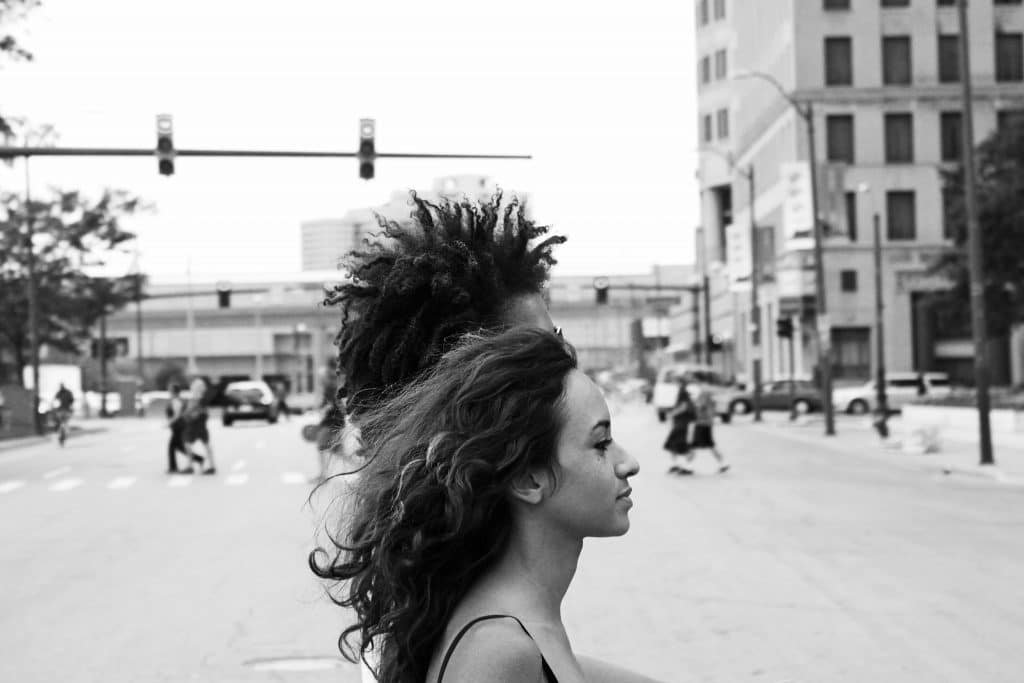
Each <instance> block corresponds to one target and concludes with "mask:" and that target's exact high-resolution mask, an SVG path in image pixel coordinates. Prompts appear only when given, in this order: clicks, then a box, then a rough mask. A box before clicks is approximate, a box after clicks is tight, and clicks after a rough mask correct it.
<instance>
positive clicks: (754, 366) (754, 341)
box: [742, 164, 761, 422]
mask: <svg viewBox="0 0 1024 683" xmlns="http://www.w3.org/2000/svg"><path fill="white" fill-rule="evenodd" d="M742 175H743V176H744V177H745V178H746V179H747V185H748V187H749V188H750V361H751V372H752V374H753V376H754V397H753V398H754V422H760V421H761V302H760V301H759V300H758V296H757V285H758V282H757V281H758V280H759V279H760V275H761V273H760V268H759V267H758V258H759V254H758V248H757V218H756V216H755V215H754V202H756V201H757V193H756V191H755V189H754V164H750V166H748V167H747V170H746V171H745V172H743V173H742Z"/></svg>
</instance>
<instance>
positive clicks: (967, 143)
mask: <svg viewBox="0 0 1024 683" xmlns="http://www.w3.org/2000/svg"><path fill="white" fill-rule="evenodd" d="M957 9H958V10H959V15H960V82H961V84H962V94H963V122H964V125H963V148H964V208H965V210H966V213H967V258H968V262H969V266H970V267H969V271H970V281H971V288H970V291H971V336H972V337H973V338H974V383H975V385H976V387H977V393H978V430H979V440H978V445H979V447H980V449H981V453H980V459H981V460H980V463H979V464H981V465H994V464H995V458H994V456H993V454H992V430H991V425H990V424H989V396H988V379H989V378H988V348H987V347H988V343H987V341H988V340H987V336H988V329H987V327H988V325H987V321H986V319H985V279H984V276H983V269H984V262H983V259H982V254H981V227H980V226H979V225H978V204H977V199H976V197H975V190H976V182H977V181H976V178H975V168H974V98H973V96H972V93H971V58H970V54H971V50H970V41H969V40H968V37H967V0H957Z"/></svg>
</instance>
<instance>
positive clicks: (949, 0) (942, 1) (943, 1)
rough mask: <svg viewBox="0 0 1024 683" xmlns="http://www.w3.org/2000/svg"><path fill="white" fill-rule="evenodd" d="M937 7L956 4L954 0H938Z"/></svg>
mask: <svg viewBox="0 0 1024 683" xmlns="http://www.w3.org/2000/svg"><path fill="white" fill-rule="evenodd" d="M938 5H939V7H953V6H955V5H956V0H938Z"/></svg>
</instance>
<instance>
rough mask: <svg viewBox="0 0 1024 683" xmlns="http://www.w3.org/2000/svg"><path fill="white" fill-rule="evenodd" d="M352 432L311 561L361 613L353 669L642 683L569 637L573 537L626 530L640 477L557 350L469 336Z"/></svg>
mask: <svg viewBox="0 0 1024 683" xmlns="http://www.w3.org/2000/svg"><path fill="white" fill-rule="evenodd" d="M361 428H362V439H363V446H364V451H365V456H366V458H367V460H366V466H365V468H364V469H363V471H362V472H361V474H360V476H359V477H358V478H357V479H356V480H355V481H354V482H352V483H351V489H350V491H349V492H348V493H347V494H346V495H345V497H344V498H343V499H342V500H341V501H340V505H342V506H343V507H344V508H345V515H344V516H343V517H342V519H343V520H344V526H343V528H341V529H339V530H336V532H335V533H334V535H333V536H332V539H333V540H334V545H335V548H334V551H333V552H332V553H328V552H327V551H326V550H324V549H317V550H316V551H314V552H313V553H312V554H311V555H310V558H309V559H310V566H311V567H312V568H313V571H314V572H316V573H317V575H318V576H320V577H321V578H324V579H330V580H335V581H338V582H339V586H338V587H339V588H340V591H341V592H340V594H338V595H335V596H332V597H333V599H334V600H335V602H336V603H337V604H339V605H341V606H344V607H349V608H352V609H353V610H354V612H355V614H356V620H355V623H354V624H352V625H351V626H349V627H348V628H346V629H345V630H344V631H343V633H342V636H341V638H340V645H341V648H342V652H343V654H345V656H346V657H347V658H348V659H350V660H352V661H355V660H356V659H357V658H365V657H366V655H367V653H368V652H373V655H374V656H373V657H372V658H373V659H375V660H376V661H377V662H378V665H377V667H376V669H377V670H376V671H375V674H376V677H377V679H378V680H379V681H383V682H386V683H398V682H403V683H404V682H407V681H408V682H410V683H411V682H415V683H422V682H424V681H429V682H430V683H442V682H444V683H454V682H459V681H473V682H480V681H530V682H545V681H561V682H562V683H571V682H578V681H626V682H630V681H635V682H640V681H649V680H650V679H647V678H644V677H642V676H638V675H637V674H633V673H630V672H628V671H625V670H622V669H618V668H616V667H613V666H610V665H607V664H604V663H601V662H597V661H595V660H590V659H586V658H582V657H577V656H576V655H575V653H574V652H573V651H572V648H571V646H570V644H569V637H568V634H567V633H566V631H565V627H564V626H563V624H562V620H561V603H562V599H563V597H564V596H565V593H566V591H567V590H568V588H569V585H570V583H571V581H572V577H573V575H574V573H575V571H576V566H577V562H578V560H579V556H580V551H581V550H582V548H583V539H584V538H587V537H592V536H619V535H622V534H624V533H626V531H627V530H628V529H629V509H630V508H631V507H632V504H633V503H632V500H631V499H630V493H631V488H630V485H629V479H630V477H632V476H633V475H635V474H636V473H637V471H638V469H639V468H638V465H637V462H636V460H634V459H633V458H632V457H631V456H630V455H629V454H627V453H626V452H625V451H624V450H623V449H622V448H621V447H619V446H618V445H617V444H616V443H615V442H614V441H613V440H612V428H611V419H610V416H609V412H608V407H607V405H606V404H605V401H604V398H603V397H602V394H601V391H600V390H599V389H598V387H597V386H596V385H595V384H594V383H593V382H592V381H591V380H590V379H589V378H588V377H587V376H586V375H585V374H583V373H582V372H581V371H580V370H578V369H577V367H576V358H575V354H574V352H573V351H572V349H571V347H569V346H568V345H567V344H566V343H565V342H564V341H563V340H562V339H560V338H559V337H558V336H557V335H556V334H554V333H552V332H548V331H543V330H538V329H531V328H526V327H520V328H515V329H512V330H509V331H506V332H503V333H501V334H496V335H495V334H491V335H486V336H481V335H477V334H471V335H467V336H466V337H464V338H463V340H462V341H460V342H459V344H458V345H457V346H456V347H455V348H454V349H453V350H451V351H450V352H449V353H447V354H446V355H444V356H443V357H442V358H441V359H440V361H439V362H438V364H437V365H435V366H434V367H432V368H431V369H430V370H428V371H426V372H425V373H423V374H422V375H421V376H420V377H419V378H417V379H416V380H415V381H414V382H412V383H410V384H407V385H404V386H403V387H402V388H400V389H398V390H397V391H396V392H395V393H393V394H390V395H388V396H387V397H386V398H385V400H383V401H382V402H381V403H380V404H378V405H377V406H376V407H375V408H373V409H371V410H369V411H367V412H366V413H365V414H364V416H363V418H362V420H361ZM353 636H355V637H356V638H357V642H356V644H353V643H352V642H351V639H352V637H353Z"/></svg>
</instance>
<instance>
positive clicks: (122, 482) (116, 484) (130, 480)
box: [107, 477, 135, 489]
mask: <svg viewBox="0 0 1024 683" xmlns="http://www.w3.org/2000/svg"><path fill="white" fill-rule="evenodd" d="M134 483H135V477H116V478H114V479H111V480H110V483H109V484H107V488H108V489H126V488H128V487H129V486H131V485H132V484H134Z"/></svg>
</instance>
